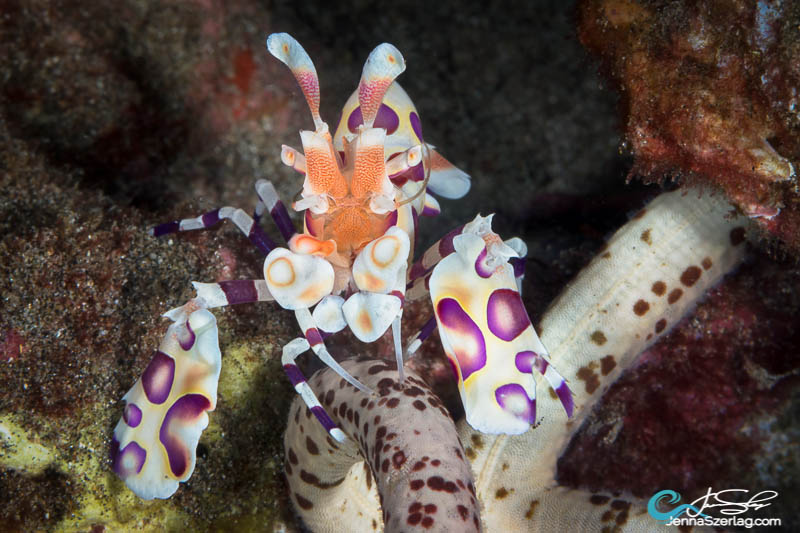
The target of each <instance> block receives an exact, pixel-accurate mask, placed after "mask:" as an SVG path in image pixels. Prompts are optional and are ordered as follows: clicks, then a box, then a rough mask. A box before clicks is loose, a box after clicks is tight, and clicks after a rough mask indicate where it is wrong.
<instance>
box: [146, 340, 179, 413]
mask: <svg viewBox="0 0 800 533" xmlns="http://www.w3.org/2000/svg"><path fill="white" fill-rule="evenodd" d="M173 379H175V360H174V359H173V358H172V357H170V356H168V355H167V354H165V353H164V352H162V351H158V350H157V351H156V353H155V355H154V356H153V359H152V360H151V361H150V364H149V365H147V368H145V369H144V374H142V387H143V388H144V393H145V395H146V396H147V399H148V400H150V403H154V404H156V405H160V404H162V403H164V402H165V401H166V399H167V397H168V396H169V391H170V389H171V388H172V380H173Z"/></svg>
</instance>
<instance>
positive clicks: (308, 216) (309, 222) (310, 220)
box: [305, 209, 317, 237]
mask: <svg viewBox="0 0 800 533" xmlns="http://www.w3.org/2000/svg"><path fill="white" fill-rule="evenodd" d="M305 219H306V230H307V231H308V234H309V235H311V236H312V237H316V236H317V234H316V232H315V231H314V219H313V218H311V210H310V209H309V210H307V211H306V214H305Z"/></svg>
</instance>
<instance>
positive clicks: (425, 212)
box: [422, 205, 441, 217]
mask: <svg viewBox="0 0 800 533" xmlns="http://www.w3.org/2000/svg"><path fill="white" fill-rule="evenodd" d="M440 213H441V211H439V210H438V209H435V208H433V207H428V206H427V205H426V206H424V207H423V208H422V216H424V217H435V216H438V215H439V214H440Z"/></svg>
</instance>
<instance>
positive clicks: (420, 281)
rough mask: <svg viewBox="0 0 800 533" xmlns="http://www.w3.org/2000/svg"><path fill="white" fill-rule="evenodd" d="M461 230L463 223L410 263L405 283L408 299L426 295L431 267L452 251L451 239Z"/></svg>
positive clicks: (416, 298) (411, 299) (462, 229)
mask: <svg viewBox="0 0 800 533" xmlns="http://www.w3.org/2000/svg"><path fill="white" fill-rule="evenodd" d="M462 231H464V226H463V225H461V226H459V227H457V228H455V229H453V230H451V231H450V232H449V233H447V235H445V236H444V237H442V238H441V239H439V240H438V241H437V242H436V243H435V244H433V245H432V246H431V247H430V248H428V249H427V250H426V251H425V253H424V254H422V257H421V258H420V259H419V260H417V262H415V263H414V264H413V265H411V268H410V269H409V271H408V283H407V284H406V297H407V298H408V299H409V300H410V301H414V300H419V299H420V298H424V297H425V296H427V295H428V280H429V279H430V277H431V272H432V271H433V267H435V266H436V265H437V264H438V263H439V261H441V260H442V259H443V258H445V257H447V256H448V255H450V254H452V253H453V251H454V250H455V249H454V248H453V239H454V238H455V237H457V236H458V235H461V232H462Z"/></svg>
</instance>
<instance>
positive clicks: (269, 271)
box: [267, 257, 295, 287]
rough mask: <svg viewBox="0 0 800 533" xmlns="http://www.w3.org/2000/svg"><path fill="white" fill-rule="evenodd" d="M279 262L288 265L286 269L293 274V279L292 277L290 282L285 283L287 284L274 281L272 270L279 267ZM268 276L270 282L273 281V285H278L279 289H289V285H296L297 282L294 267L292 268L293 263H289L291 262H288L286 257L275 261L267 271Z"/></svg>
mask: <svg viewBox="0 0 800 533" xmlns="http://www.w3.org/2000/svg"><path fill="white" fill-rule="evenodd" d="M279 262H284V263H286V267H287V268H288V269H289V272H290V273H291V274H292V277H291V279H290V280H289V281H287V282H285V283H280V282H278V281H275V280H274V279H273V277H272V269H273V268H275V265H277V264H278V263H279ZM267 276H268V277H269V280H270V281H271V282H272V283H273V284H275V285H277V286H278V287H288V286H289V285H291V284H292V283H294V280H295V274H294V267H293V266H292V263H291V261H289V260H288V259H286V258H285V257H279V258H278V259H276V260H275V261H273V262H272V264H271V265H270V266H269V268H268V269H267Z"/></svg>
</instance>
